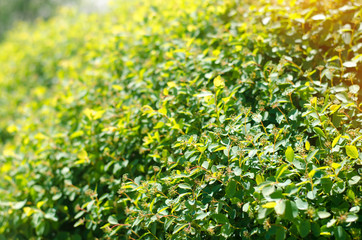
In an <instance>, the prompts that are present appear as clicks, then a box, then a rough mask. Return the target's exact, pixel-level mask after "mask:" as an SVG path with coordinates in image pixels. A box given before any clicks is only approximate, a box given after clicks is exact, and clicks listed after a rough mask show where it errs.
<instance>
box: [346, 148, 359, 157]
mask: <svg viewBox="0 0 362 240" xmlns="http://www.w3.org/2000/svg"><path fill="white" fill-rule="evenodd" d="M346 152H347V155H348V156H349V157H350V158H358V150H357V148H356V147H355V146H346Z"/></svg>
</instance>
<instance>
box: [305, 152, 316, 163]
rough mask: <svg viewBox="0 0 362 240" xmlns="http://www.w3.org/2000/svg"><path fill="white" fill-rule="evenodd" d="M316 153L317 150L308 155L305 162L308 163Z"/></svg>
mask: <svg viewBox="0 0 362 240" xmlns="http://www.w3.org/2000/svg"><path fill="white" fill-rule="evenodd" d="M317 152H318V149H316V150H314V151H313V152H311V153H309V154H308V156H307V162H310V161H311V160H312V159H313V158H314V156H315V155H316V154H317Z"/></svg>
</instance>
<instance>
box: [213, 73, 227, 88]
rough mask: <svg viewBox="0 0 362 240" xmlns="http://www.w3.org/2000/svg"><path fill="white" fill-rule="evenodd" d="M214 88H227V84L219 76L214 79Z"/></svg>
mask: <svg viewBox="0 0 362 240" xmlns="http://www.w3.org/2000/svg"><path fill="white" fill-rule="evenodd" d="M214 86H215V88H224V87H225V82H224V80H223V79H222V78H221V76H217V77H216V78H214Z"/></svg>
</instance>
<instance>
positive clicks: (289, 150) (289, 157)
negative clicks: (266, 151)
mask: <svg viewBox="0 0 362 240" xmlns="http://www.w3.org/2000/svg"><path fill="white" fill-rule="evenodd" d="M285 156H286V158H287V160H288V162H293V160H294V151H293V148H292V147H291V146H289V147H288V148H287V150H286V151H285Z"/></svg>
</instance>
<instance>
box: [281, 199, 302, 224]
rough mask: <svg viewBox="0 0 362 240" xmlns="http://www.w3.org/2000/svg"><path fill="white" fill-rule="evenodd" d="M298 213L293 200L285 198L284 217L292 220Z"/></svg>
mask: <svg viewBox="0 0 362 240" xmlns="http://www.w3.org/2000/svg"><path fill="white" fill-rule="evenodd" d="M298 213H299V211H298V208H297V205H296V204H295V203H294V202H292V201H289V200H287V201H286V202H285V213H284V216H285V218H287V219H289V220H293V219H295V218H296V217H297V216H298Z"/></svg>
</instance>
